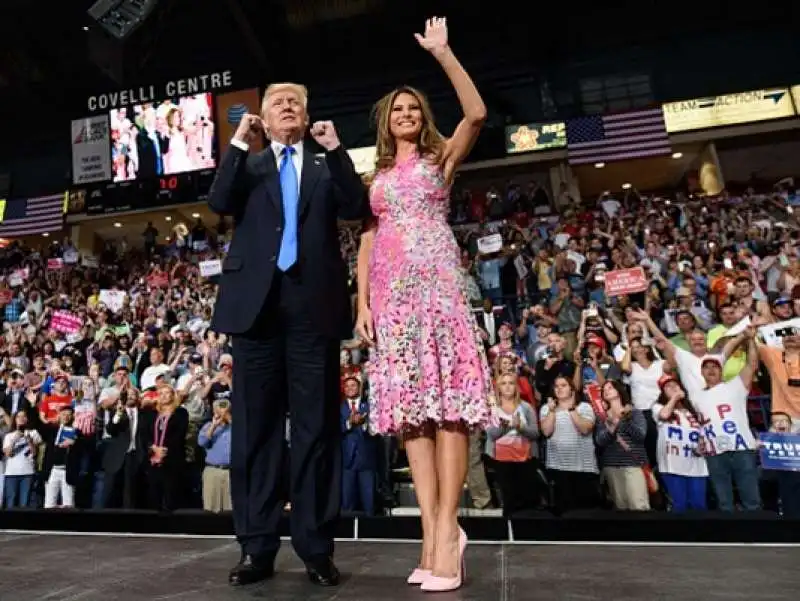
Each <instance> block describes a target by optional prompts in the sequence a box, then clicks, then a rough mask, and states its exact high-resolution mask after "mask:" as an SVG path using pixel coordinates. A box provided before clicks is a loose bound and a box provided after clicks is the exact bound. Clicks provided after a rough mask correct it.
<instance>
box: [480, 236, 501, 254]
mask: <svg viewBox="0 0 800 601" xmlns="http://www.w3.org/2000/svg"><path fill="white" fill-rule="evenodd" d="M502 249H503V236H501V235H500V234H489V235H488V236H483V237H482V238H478V252H479V253H481V254H482V255H491V254H494V253H496V252H500V251H501V250H502Z"/></svg>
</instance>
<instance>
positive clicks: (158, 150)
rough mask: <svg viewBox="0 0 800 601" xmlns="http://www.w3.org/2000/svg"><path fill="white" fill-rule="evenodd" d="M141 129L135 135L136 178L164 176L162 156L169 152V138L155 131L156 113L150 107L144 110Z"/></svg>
mask: <svg viewBox="0 0 800 601" xmlns="http://www.w3.org/2000/svg"><path fill="white" fill-rule="evenodd" d="M142 125H143V126H144V127H142V129H140V130H139V133H137V134H136V153H137V156H138V159H139V166H138V169H137V170H136V175H137V176H138V177H157V176H159V175H164V155H165V154H167V151H169V138H168V137H166V136H165V135H163V134H162V133H161V132H159V131H157V129H156V111H155V109H153V108H152V107H148V108H146V109H145V110H144V113H143V115H142Z"/></svg>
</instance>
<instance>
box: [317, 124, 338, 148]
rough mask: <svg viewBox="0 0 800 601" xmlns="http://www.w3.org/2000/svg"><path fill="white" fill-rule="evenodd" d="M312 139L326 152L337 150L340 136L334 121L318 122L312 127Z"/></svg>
mask: <svg viewBox="0 0 800 601" xmlns="http://www.w3.org/2000/svg"><path fill="white" fill-rule="evenodd" d="M311 137H312V138H314V140H315V141H316V142H317V144H319V145H320V146H322V147H323V148H324V149H325V150H335V149H336V148H337V147H338V146H339V136H338V135H337V133H336V128H335V127H334V126H333V121H317V122H316V123H314V125H312V126H311Z"/></svg>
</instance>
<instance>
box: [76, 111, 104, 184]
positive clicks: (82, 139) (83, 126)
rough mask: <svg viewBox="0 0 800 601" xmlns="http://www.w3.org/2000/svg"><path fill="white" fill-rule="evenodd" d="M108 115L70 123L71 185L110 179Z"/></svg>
mask: <svg viewBox="0 0 800 601" xmlns="http://www.w3.org/2000/svg"><path fill="white" fill-rule="evenodd" d="M110 145H111V139H110V135H109V123H108V115H97V116H95V117H87V118H86V119H77V120H75V121H73V122H72V183H73V184H88V183H91V182H103V181H107V180H110V179H111V153H110V152H109V148H110Z"/></svg>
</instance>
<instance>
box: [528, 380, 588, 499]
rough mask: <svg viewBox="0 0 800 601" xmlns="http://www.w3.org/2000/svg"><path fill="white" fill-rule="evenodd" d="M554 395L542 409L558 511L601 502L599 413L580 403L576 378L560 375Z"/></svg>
mask: <svg viewBox="0 0 800 601" xmlns="http://www.w3.org/2000/svg"><path fill="white" fill-rule="evenodd" d="M552 392H553V396H552V397H551V398H550V399H548V401H547V404H546V405H544V406H543V407H542V409H541V412H540V428H541V431H542V434H544V436H545V437H546V438H547V443H546V445H545V465H546V466H547V471H548V474H549V476H550V479H551V481H552V482H553V489H554V490H553V493H554V510H555V511H556V512H557V513H563V512H564V511H568V510H570V509H588V508H593V507H596V506H597V505H598V502H599V483H600V478H599V473H600V472H599V470H598V468H597V458H596V456H595V450H594V439H593V437H592V432H593V431H594V423H595V415H594V411H593V410H592V407H591V405H589V403H584V402H581V403H579V402H578V397H577V394H576V391H575V386H574V384H573V381H572V378H567V377H564V376H558V377H557V378H556V379H555V381H554V382H553V391H552Z"/></svg>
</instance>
